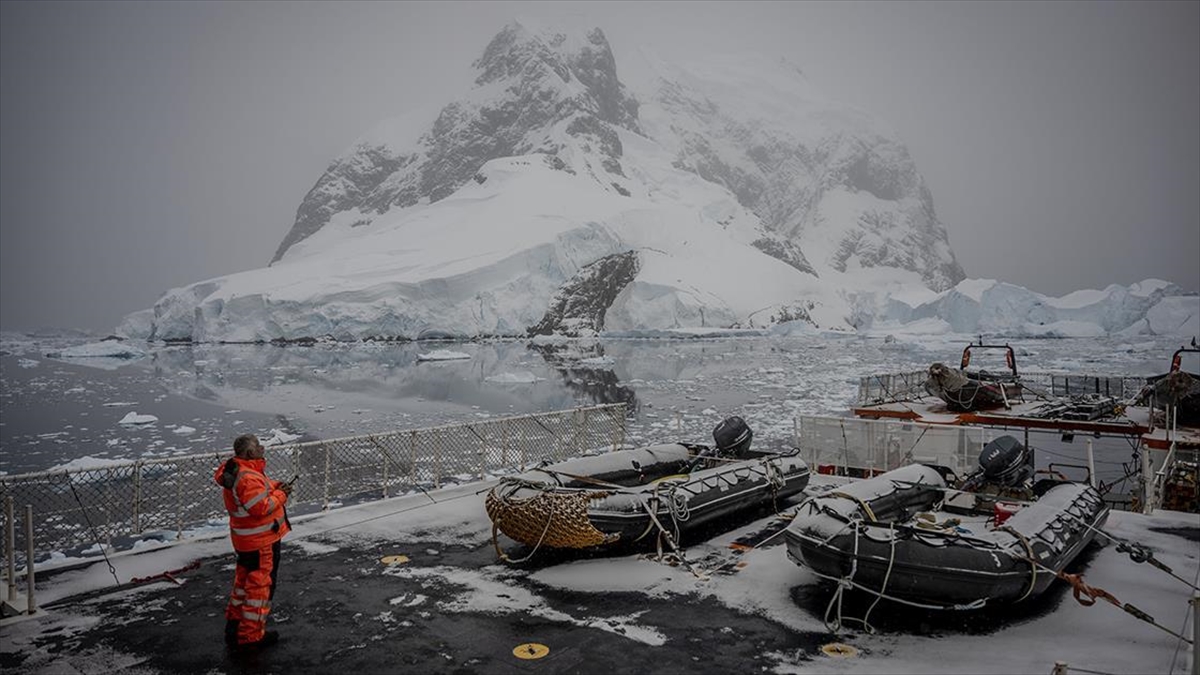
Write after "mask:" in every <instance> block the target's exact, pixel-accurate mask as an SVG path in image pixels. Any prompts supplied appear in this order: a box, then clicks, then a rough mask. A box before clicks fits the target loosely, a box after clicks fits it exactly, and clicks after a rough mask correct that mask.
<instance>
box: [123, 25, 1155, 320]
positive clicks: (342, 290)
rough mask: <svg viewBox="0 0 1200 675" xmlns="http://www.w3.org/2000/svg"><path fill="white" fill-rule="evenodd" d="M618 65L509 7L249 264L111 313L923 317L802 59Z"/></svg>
mask: <svg viewBox="0 0 1200 675" xmlns="http://www.w3.org/2000/svg"><path fill="white" fill-rule="evenodd" d="M625 63H636V65H635V66H632V67H627V72H629V73H631V74H633V76H634V77H632V78H628V82H626V81H625V80H623V79H622V77H621V74H619V73H618V70H617V59H616V57H615V56H614V55H613V53H612V50H611V48H610V47H609V44H608V42H607V40H606V38H605V36H604V34H603V33H602V32H601V31H600V30H599V29H593V30H591V31H588V32H586V33H582V34H573V33H563V32H555V31H550V30H544V29H540V28H536V27H533V26H530V25H528V24H527V23H525V24H523V23H513V24H510V25H509V26H507V27H506V28H505V29H504V30H503V31H501V32H500V33H499V34H498V35H496V37H495V38H494V39H493V40H492V41H491V43H490V44H489V45H487V47H486V49H484V51H483V54H482V56H481V57H480V58H479V59H478V60H476V61H475V63H474V68H473V73H472V75H473V82H464V94H463V95H462V96H461V97H460V98H458V99H457V100H455V101H453V102H451V103H449V104H448V105H446V106H444V107H442V108H440V109H438V110H430V111H418V112H414V113H411V114H409V115H407V116H405V117H402V118H397V119H393V120H388V121H386V122H384V123H382V124H380V125H379V126H378V127H377V128H375V129H373V130H371V131H370V132H368V133H367V134H366V135H364V136H363V137H361V138H360V139H359V140H358V141H357V142H356V143H354V144H353V146H352V147H351V148H350V149H348V150H347V151H346V152H345V153H343V154H342V155H341V156H340V157H338V158H337V159H335V160H334V161H333V162H332V164H330V166H329V168H328V169H327V170H326V171H325V173H324V175H322V176H321V177H320V179H319V180H318V181H317V183H316V185H315V186H314V187H313V189H312V190H311V191H310V192H309V193H308V195H307V196H306V197H305V198H304V200H303V202H302V203H301V205H300V207H299V209H298V210H297V213H296V221H295V224H294V225H293V226H292V228H291V230H290V231H289V232H288V233H287V235H286V237H285V238H284V239H283V241H282V242H281V243H280V246H279V249H278V251H277V252H276V254H275V256H274V259H273V260H272V261H271V264H270V265H269V266H267V267H265V268H262V269H256V270H251V271H248V272H242V273H239V274H233V275H229V276H225V277H220V278H216V279H210V280H207V281H203V282H198V283H195V284H192V285H189V286H186V287H183V288H178V289H173V290H171V291H169V292H167V293H166V294H165V295H164V296H163V297H162V298H161V299H160V300H159V301H158V302H157V303H156V304H155V306H154V307H153V308H152V309H150V310H145V311H143V312H139V313H135V314H133V315H130V316H129V317H127V319H126V321H125V322H124V323H123V325H122V326H121V327H120V328H119V329H118V332H120V333H122V334H125V335H128V336H131V337H142V338H147V339H154V340H181V341H195V342H221V341H225V342H234V341H263V340H306V339H320V338H324V337H332V338H335V339H409V338H420V337H422V336H446V335H452V336H485V335H527V334H531V333H537V334H546V333H561V334H569V335H582V334H590V333H595V332H599V331H605V330H608V331H613V330H616V331H630V330H662V329H673V328H698V327H708V328H713V327H763V326H770V325H773V324H778V323H785V322H790V321H796V320H800V321H803V322H806V323H808V324H810V325H812V326H818V327H821V328H831V329H855V328H861V327H865V326H868V325H869V324H870V323H871V322H872V321H873V320H874V317H875V316H876V315H877V314H879V313H880V312H882V316H883V317H884V320H885V321H886V320H895V319H896V318H898V316H895V313H894V312H893V313H889V312H890V311H891V310H889V309H888V307H889V306H890V305H889V304H888V303H889V302H893V301H894V302H897V303H900V304H898V305H896V307H899V306H901V305H903V306H907V307H909V310H910V312H909V313H910V318H915V319H921V318H926V317H929V316H933V315H934V314H936V311H935V310H932V309H921V308H916V309H914V308H913V307H912V306H911V305H905V304H904V303H903V302H902V300H903V298H911V297H929V296H933V295H934V294H935V293H938V292H949V293H953V292H955V291H952V290H951V289H954V287H955V285H956V284H959V282H962V281H963V280H964V276H965V275H964V274H963V271H962V269H961V267H960V266H959V264H958V263H957V261H956V260H955V258H954V254H953V251H952V250H951V248H950V245H949V242H948V239H947V236H946V230H945V228H944V226H943V225H942V224H941V223H940V222H939V221H938V220H937V217H936V215H935V212H934V208H933V202H932V197H931V196H930V193H929V190H928V189H927V188H926V187H925V185H924V182H923V180H922V178H921V176H920V174H919V173H918V172H917V170H916V167H915V165H914V163H913V161H912V159H911V157H910V156H909V155H908V152H907V151H906V150H905V148H904V146H903V145H902V144H901V143H900V142H899V141H898V140H897V139H896V137H895V134H894V133H892V132H890V131H888V130H887V128H886V127H885V126H884V125H883V124H881V123H879V122H878V121H876V120H873V119H872V118H871V117H870V116H869V115H867V114H866V113H863V112H861V111H858V110H855V109H853V108H850V107H849V106H845V105H842V104H839V103H836V102H834V101H830V100H829V99H828V98H826V97H824V96H821V95H820V94H819V93H817V92H816V91H815V90H814V89H813V88H812V86H811V85H810V84H809V83H808V82H807V81H806V80H805V78H804V77H803V75H802V74H801V72H800V71H799V69H797V68H795V67H794V66H792V65H790V64H788V63H786V62H783V61H781V60H776V59H768V58H763V57H758V56H753V57H738V58H728V57H727V58H720V59H713V60H712V62H710V63H689V64H688V66H687V67H686V68H685V67H682V66H679V65H672V64H669V63H666V62H664V61H662V60H661V59H658V58H657V57H654V56H652V55H648V54H634V55H629V61H627V62H625ZM914 294H915V295H914ZM893 299H894V300H893ZM946 302H951V301H946ZM900 313H903V312H902V311H901V312H900ZM1122 316H1124V315H1122ZM1132 320H1134V319H1131V321H1132ZM1114 321H1115V319H1114ZM1114 325H1115V324H1114ZM1121 328H1124V326H1120V327H1117V329H1121Z"/></svg>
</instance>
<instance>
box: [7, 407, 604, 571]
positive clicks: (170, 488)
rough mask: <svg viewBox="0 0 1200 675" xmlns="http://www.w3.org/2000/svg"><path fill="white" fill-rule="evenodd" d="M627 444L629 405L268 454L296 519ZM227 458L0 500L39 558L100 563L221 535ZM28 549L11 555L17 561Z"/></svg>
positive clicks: (79, 480)
mask: <svg viewBox="0 0 1200 675" xmlns="http://www.w3.org/2000/svg"><path fill="white" fill-rule="evenodd" d="M624 443H625V405H624V404H623V403H618V404H609V405H598V406H591V407H586V408H576V409H573V410H564V411H558V412H550V413H540V414H532V415H520V416H515V417H505V418H499V419H489V420H481V421H478V422H470V423H465V424H451V425H444V426H438V427H431V428H425V429H413V430H408V431H398V432H390V433H383V434H371V435H364V436H354V437H350V438H338V439H331V440H324V441H313V442H309V443H299V444H294V445H283V446H275V447H273V448H270V449H269V450H268V454H267V457H268V461H267V472H268V474H269V475H270V476H271V477H272V478H275V479H277V480H287V479H289V478H290V477H292V476H299V478H298V479H297V481H296V483H295V487H294V490H293V492H292V496H291V499H289V510H291V511H292V513H301V512H304V510H305V509H307V510H308V511H315V510H318V509H321V510H323V509H328V508H330V507H331V506H337V505H339V504H344V503H346V502H348V501H355V502H358V501H367V500H371V499H379V498H385V497H390V496H395V495H399V494H403V493H406V492H415V491H416V490H418V489H422V490H424V489H430V488H440V487H442V486H443V485H446V484H453V483H464V482H470V481H475V480H482V479H484V478H487V477H489V476H497V475H504V474H506V473H513V472H520V471H523V470H525V468H527V467H528V466H530V465H532V464H536V463H537V462H540V461H542V460H550V461H559V460H563V459H567V458H569V457H574V456H579V455H583V454H588V453H594V452H603V451H606V450H611V449H617V448H620V447H621V446H622V445H623V444H624ZM230 454H231V453H230V452H228V451H225V452H210V453H203V454H196V455H187V456H182V457H170V458H164V459H151V460H137V461H132V462H128V463H123V464H112V465H108V466H103V467H96V468H86V469H75V470H62V471H51V472H43V473H29V474H22V475H14V476H0V497H12V498H13V500H14V501H15V502H16V503H17V504H18V505H22V506H23V505H26V504H32V505H33V507H34V510H35V511H36V513H37V514H38V522H37V523H36V526H35V528H34V535H33V536H34V539H35V541H34V544H35V547H36V551H37V553H36V554H35V555H36V556H37V559H41V558H43V557H45V556H47V555H49V553H50V552H51V551H59V552H71V551H75V553H76V555H79V554H82V555H85V556H86V555H99V553H100V549H99V548H98V544H101V543H103V544H105V545H108V546H114V545H115V546H116V547H117V548H120V547H121V545H122V544H124V543H126V542H128V541H131V540H136V539H138V538H158V539H174V538H179V537H183V536H185V535H186V533H187V531H188V530H190V529H193V528H197V527H199V526H203V525H205V524H206V523H210V524H212V525H214V526H224V524H225V521H226V513H225V509H224V506H223V504H222V502H221V491H220V490H219V489H217V487H216V486H215V485H214V475H215V472H216V470H217V468H218V467H219V466H220V465H221V463H223V462H224V461H225V460H226V459H227V458H228V457H229V456H230ZM114 541H115V542H116V543H115V544H114ZM25 543H26V542H17V545H16V547H15V551H16V554H17V555H16V557H17V559H18V561H20V560H21V559H22V557H23V556H22V554H21V551H22V549H23V547H24V545H25ZM89 549H90V550H89Z"/></svg>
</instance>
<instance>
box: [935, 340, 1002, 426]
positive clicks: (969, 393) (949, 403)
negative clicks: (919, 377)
mask: <svg viewBox="0 0 1200 675" xmlns="http://www.w3.org/2000/svg"><path fill="white" fill-rule="evenodd" d="M972 347H974V348H976V349H1003V350H1005V355H1004V360H1005V364H1006V365H1007V366H1008V369H1009V371H1010V372H1009V373H991V372H988V371H986V370H976V371H970V370H967V366H968V365H969V364H970V363H971V348H972ZM925 391H927V392H929V394H930V395H932V396H937V397H938V398H940V399H942V400H943V401H945V402H946V407H947V408H949V409H950V410H953V411H956V412H971V411H974V410H986V409H988V408H999V407H1001V406H1003V407H1005V408H1008V407H1011V406H1012V402H1013V401H1015V400H1017V399H1019V398H1021V395H1022V393H1023V392H1024V388H1023V387H1022V385H1021V379H1020V376H1018V375H1017V357H1016V355H1015V354H1014V353H1013V348H1012V347H1010V346H1008V345H985V344H983V343H982V342H981V343H980V344H970V345H967V346H966V347H965V348H964V349H963V354H962V362H961V365H960V366H959V368H958V369H954V368H951V367H949V366H947V365H945V364H943V363H934V364H933V365H931V366H929V377H928V379H926V380H925Z"/></svg>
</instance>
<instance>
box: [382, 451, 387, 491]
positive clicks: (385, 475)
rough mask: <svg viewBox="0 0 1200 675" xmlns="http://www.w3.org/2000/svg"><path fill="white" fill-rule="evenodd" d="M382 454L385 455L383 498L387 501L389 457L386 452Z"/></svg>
mask: <svg viewBox="0 0 1200 675" xmlns="http://www.w3.org/2000/svg"><path fill="white" fill-rule="evenodd" d="M382 454H383V498H384V499H387V496H388V456H387V453H386V452H385V453H382Z"/></svg>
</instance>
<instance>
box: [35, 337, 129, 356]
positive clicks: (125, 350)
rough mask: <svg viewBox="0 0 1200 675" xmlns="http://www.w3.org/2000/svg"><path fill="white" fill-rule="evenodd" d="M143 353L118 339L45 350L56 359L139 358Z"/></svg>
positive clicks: (47, 354)
mask: <svg viewBox="0 0 1200 675" xmlns="http://www.w3.org/2000/svg"><path fill="white" fill-rule="evenodd" d="M145 355H146V352H145V351H143V350H141V349H138V348H137V347H134V346H133V345H130V344H126V343H124V342H121V341H118V340H106V341H103V342H89V343H87V344H82V345H75V346H74V347H67V348H65V349H61V350H57V351H50V352H46V356H48V357H50V358H57V359H90V358H116V359H140V358H142V357H143V356H145Z"/></svg>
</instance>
